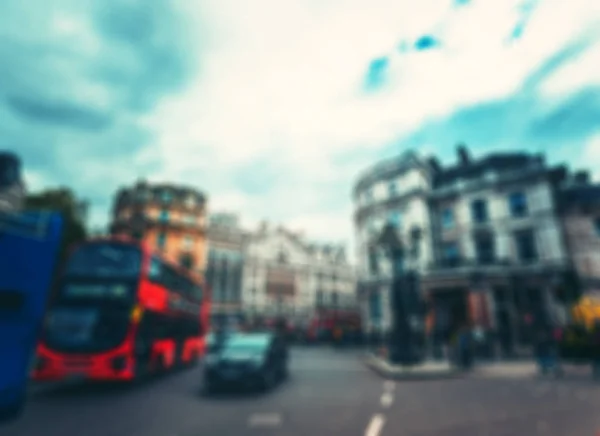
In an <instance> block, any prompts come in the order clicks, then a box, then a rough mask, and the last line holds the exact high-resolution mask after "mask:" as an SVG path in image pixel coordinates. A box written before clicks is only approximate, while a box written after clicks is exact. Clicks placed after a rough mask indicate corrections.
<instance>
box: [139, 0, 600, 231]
mask: <svg viewBox="0 0 600 436" xmlns="http://www.w3.org/2000/svg"><path fill="white" fill-rule="evenodd" d="M450 3H451V2H442V1H436V0H427V1H421V2H414V1H413V2H409V1H394V0H378V1H374V2H369V3H365V2H364V1H359V0H347V1H341V0H323V1H306V0H289V1H285V2H282V1H280V0H257V1H253V2H240V1H238V0H209V1H206V2H202V3H193V2H188V3H185V4H184V6H183V7H185V8H186V9H188V10H189V13H190V16H196V17H198V19H200V17H201V19H202V22H203V23H208V24H207V27H206V28H204V29H203V35H204V38H205V39H206V44H205V46H204V55H203V58H202V65H201V71H202V72H201V74H200V76H199V77H198V80H197V82H195V83H193V84H192V85H191V86H190V87H189V88H188V89H186V90H185V92H183V93H182V94H181V95H178V96H175V97H173V98H171V99H169V100H168V101H165V102H164V103H163V104H162V105H161V106H160V107H159V108H157V110H156V112H155V114H154V116H153V117H150V118H149V119H148V120H146V122H147V124H148V125H152V126H153V127H154V129H155V131H156V134H157V136H156V139H155V144H154V145H155V147H156V150H158V151H156V153H157V156H160V157H161V158H162V160H163V161H164V169H163V172H161V174H159V175H158V176H159V177H161V178H169V179H172V180H176V181H185V182H188V183H192V184H197V185H198V186H200V187H203V188H205V189H207V190H208V193H209V196H210V198H211V205H212V207H213V209H217V208H226V209H231V208H234V209H235V208H238V209H239V210H240V213H242V214H243V215H246V216H248V217H249V218H250V219H254V220H256V219H258V218H259V217H263V216H264V217H270V216H273V215H275V219H280V218H281V219H284V220H287V221H288V222H289V223H290V224H291V225H294V226H304V227H305V228H306V230H307V233H308V234H309V236H310V235H311V233H312V234H313V235H315V236H318V237H323V238H326V239H331V238H333V239H336V238H345V239H346V240H348V241H349V240H350V239H351V233H350V230H351V216H350V196H349V192H350V189H351V185H352V183H353V180H354V177H355V175H356V171H357V170H358V166H368V165H369V164H370V163H371V162H368V161H364V162H360V161H359V162H356V161H353V162H351V163H348V164H344V165H342V164H340V163H336V162H337V161H336V160H335V159H334V157H335V156H336V155H337V154H338V153H340V152H354V151H361V150H369V149H374V148H378V147H381V146H382V144H387V143H389V142H390V141H392V140H394V138H397V137H398V136H399V135H400V134H401V133H402V132H407V131H409V130H411V129H413V128H416V127H417V126H418V125H419V123H421V122H423V121H424V120H426V119H427V118H428V117H432V116H443V115H446V114H450V113H452V112H453V111H454V110H456V109H457V108H460V107H461V106H464V105H467V104H472V103H475V102H480V101H486V100H490V99H494V98H501V97H504V96H507V95H510V94H512V93H514V92H515V91H517V90H518V89H519V87H520V85H521V84H522V82H523V80H524V79H525V78H526V77H527V75H528V74H530V73H531V72H532V70H533V69H534V68H536V67H537V66H539V65H540V63H541V62H542V61H543V60H544V59H546V58H548V57H549V56H550V55H552V54H553V53H554V52H555V51H556V50H557V49H559V48H561V47H562V46H563V45H564V44H566V43H567V42H568V41H570V40H571V39H572V38H575V37H577V36H578V34H580V33H581V31H583V30H585V29H589V28H590V25H591V24H592V23H593V19H594V18H596V17H597V15H594V13H595V8H596V7H595V6H594V3H595V1H594V0H573V1H570V2H564V1H560V0H548V1H546V2H542V3H540V5H539V6H538V7H537V8H536V10H535V11H534V13H533V15H532V17H531V19H530V21H529V22H528V26H527V28H526V30H525V33H524V35H523V37H522V38H521V39H520V40H519V41H518V42H512V43H509V42H508V40H509V36H510V34H511V31H512V29H513V28H514V26H515V23H516V22H517V21H518V19H519V17H518V15H517V13H516V12H515V11H516V7H517V6H519V4H521V3H523V2H518V1H514V0H511V1H497V2H489V1H473V2H471V4H469V5H468V6H465V7H462V8H459V9H454V10H453V9H452V8H451V4H450ZM427 33H432V34H434V35H435V36H437V37H438V38H439V39H440V40H441V42H442V47H443V49H442V50H432V51H430V52H427V53H415V52H409V53H405V54H402V53H400V52H399V50H398V46H399V44H400V42H401V41H409V42H413V41H414V40H415V39H416V38H418V37H419V36H421V35H423V34H427ZM595 53H596V54H597V52H595ZM378 56H388V57H389V58H390V74H391V83H389V85H388V87H387V89H386V90H385V92H383V93H381V94H374V95H368V96H367V95H363V94H362V93H361V92H360V88H361V84H362V81H363V79H364V75H365V72H366V70H367V67H368V64H369V62H370V61H371V60H372V59H374V58H376V57H378ZM596 58H597V56H596ZM586 62H587V64H586ZM598 64H599V62H598V61H597V60H596V62H594V61H591V60H587V61H584V60H582V62H581V63H579V64H577V65H575V64H573V66H572V67H569V68H571V69H570V70H567V69H564V70H562V71H561V72H560V74H559V75H558V76H557V78H556V79H553V80H552V81H549V82H548V83H547V84H546V85H544V88H543V91H544V92H560V90H562V91H567V90H569V91H572V90H575V89H577V88H578V87H581V86H583V85H584V84H586V83H590V82H591V81H596V82H597V77H596V76H597V74H596V75H594V74H592V69H593V66H594V65H598ZM561 77H563V78H562V79H561ZM552 90H553V91H552ZM439 146H440V144H428V145H427V149H428V151H429V150H432V149H435V148H438V147H439ZM265 155H266V156H271V158H270V159H271V163H272V164H273V165H275V166H277V167H278V168H280V169H281V172H282V174H283V175H282V176H280V177H278V178H277V179H276V180H275V181H274V182H273V184H272V185H271V186H265V187H264V192H263V193H261V194H260V197H256V196H251V195H250V194H245V193H244V192H245V189H244V186H239V184H236V182H235V175H236V174H237V172H238V171H240V168H242V167H243V166H244V165H245V164H246V163H247V162H248V161H251V160H252V159H254V158H256V157H257V156H265ZM598 162H600V160H599V161H598ZM257 171H260V168H258V169H257ZM335 193H337V195H338V197H339V198H340V199H341V200H340V202H341V203H342V204H346V206H345V207H340V206H339V205H338V204H328V203H327V202H323V201H322V200H319V198H322V196H324V195H328V196H329V197H334V196H335V195H334V194H335Z"/></svg>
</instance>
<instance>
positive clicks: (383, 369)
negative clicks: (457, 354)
mask: <svg viewBox="0 0 600 436" xmlns="http://www.w3.org/2000/svg"><path fill="white" fill-rule="evenodd" d="M364 363H365V365H366V366H367V367H368V368H369V369H370V370H371V371H373V372H375V373H376V374H378V375H379V376H381V377H384V378H387V379H391V380H406V381H410V380H414V381H423V380H444V379H453V378H462V377H464V376H466V375H467V373H466V372H465V371H463V370H461V369H458V368H449V369H440V370H435V371H423V370H418V369H417V370H415V369H396V368H393V367H392V366H391V365H389V364H388V363H387V362H385V361H383V360H382V359H380V358H378V357H376V356H374V355H372V354H371V355H366V356H365V358H364Z"/></svg>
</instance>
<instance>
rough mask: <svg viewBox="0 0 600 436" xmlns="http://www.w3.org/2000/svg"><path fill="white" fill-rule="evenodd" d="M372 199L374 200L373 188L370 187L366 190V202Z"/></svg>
mask: <svg viewBox="0 0 600 436" xmlns="http://www.w3.org/2000/svg"><path fill="white" fill-rule="evenodd" d="M371 200H373V190H372V189H370V188H369V189H367V190H366V191H365V203H368V202H370V201H371Z"/></svg>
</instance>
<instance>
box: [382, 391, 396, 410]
mask: <svg viewBox="0 0 600 436" xmlns="http://www.w3.org/2000/svg"><path fill="white" fill-rule="evenodd" d="M393 402H394V396H393V395H392V393H391V392H386V393H384V394H383V395H382V396H381V405H382V406H383V407H390V406H391V405H392V403H393Z"/></svg>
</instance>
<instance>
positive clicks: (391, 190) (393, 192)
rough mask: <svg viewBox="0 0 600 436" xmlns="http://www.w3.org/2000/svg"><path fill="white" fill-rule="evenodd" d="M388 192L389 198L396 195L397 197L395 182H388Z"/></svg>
mask: <svg viewBox="0 0 600 436" xmlns="http://www.w3.org/2000/svg"><path fill="white" fill-rule="evenodd" d="M388 192H389V194H390V197H395V196H396V195H398V185H397V184H396V182H390V184H389V185H388Z"/></svg>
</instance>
